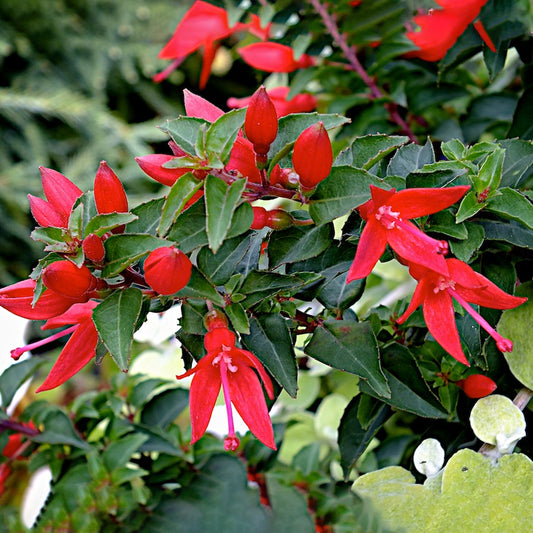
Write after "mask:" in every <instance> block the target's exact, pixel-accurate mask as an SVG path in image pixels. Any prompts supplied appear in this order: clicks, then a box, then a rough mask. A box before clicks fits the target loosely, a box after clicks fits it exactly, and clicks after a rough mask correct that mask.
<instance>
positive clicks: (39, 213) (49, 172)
mask: <svg viewBox="0 0 533 533" xmlns="http://www.w3.org/2000/svg"><path fill="white" fill-rule="evenodd" d="M39 171H40V173H41V181H42V184H43V190H44V195H45V196H46V200H43V199H42V198H38V197H37V196H32V195H31V194H28V199H29V201H30V209H31V213H32V215H33V218H34V219H35V220H36V221H37V223H38V224H39V225H40V226H43V227H48V226H54V227H57V228H66V227H67V226H68V219H69V217H70V213H71V211H72V207H73V206H74V203H75V202H76V200H77V199H78V198H79V197H80V196H81V195H82V194H83V191H82V190H81V189H79V188H78V187H77V186H76V185H74V183H72V182H71V181H70V180H69V179H68V178H67V177H65V176H63V174H61V173H59V172H57V170H53V169H51V168H45V167H39Z"/></svg>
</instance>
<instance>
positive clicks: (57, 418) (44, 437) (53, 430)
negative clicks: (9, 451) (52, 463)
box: [31, 406, 91, 450]
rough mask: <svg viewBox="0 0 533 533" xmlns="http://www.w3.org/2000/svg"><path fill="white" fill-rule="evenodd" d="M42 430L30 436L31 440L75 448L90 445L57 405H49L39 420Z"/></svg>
mask: <svg viewBox="0 0 533 533" xmlns="http://www.w3.org/2000/svg"><path fill="white" fill-rule="evenodd" d="M41 423H42V424H43V426H44V431H41V433H39V434H38V435H35V436H33V437H32V438H31V440H32V441H33V442H43V443H47V444H69V445H71V446H75V447H76V448H81V449H83V450H89V449H90V448H91V447H90V445H89V444H88V443H87V442H85V441H84V440H83V439H82V438H81V437H80V436H79V435H78V434H77V433H76V431H75V429H74V426H73V425H72V421H71V420H70V418H69V417H68V416H67V415H66V414H65V413H64V412H63V411H62V410H61V409H59V407H55V406H49V408H48V412H47V413H46V414H45V415H44V418H43V419H42V420H41Z"/></svg>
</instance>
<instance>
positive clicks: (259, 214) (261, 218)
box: [250, 206, 268, 229]
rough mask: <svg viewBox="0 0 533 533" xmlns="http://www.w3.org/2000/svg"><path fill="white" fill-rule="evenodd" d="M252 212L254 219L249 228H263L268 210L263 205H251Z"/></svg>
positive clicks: (266, 221) (266, 222)
mask: <svg viewBox="0 0 533 533" xmlns="http://www.w3.org/2000/svg"><path fill="white" fill-rule="evenodd" d="M252 209H253V212H254V219H253V221H252V225H251V226H250V228H251V229H263V228H264V227H265V226H266V225H267V224H268V211H267V210H266V209H265V208H264V207H260V206H254V207H252Z"/></svg>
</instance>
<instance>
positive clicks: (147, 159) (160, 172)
mask: <svg viewBox="0 0 533 533" xmlns="http://www.w3.org/2000/svg"><path fill="white" fill-rule="evenodd" d="M172 159H175V157H174V156H172V155H166V154H149V155H144V156H142V157H136V158H135V161H137V164H138V165H139V166H140V167H141V169H142V171H143V172H144V173H146V174H148V176H150V177H151V178H152V179H154V180H156V181H158V182H159V183H162V184H163V185H168V186H169V187H172V185H174V183H176V181H178V179H179V178H180V177H181V176H183V175H184V174H186V173H187V172H189V171H190V169H189V168H165V167H164V166H163V164H164V163H167V162H168V161H172Z"/></svg>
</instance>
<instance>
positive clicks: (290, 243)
mask: <svg viewBox="0 0 533 533" xmlns="http://www.w3.org/2000/svg"><path fill="white" fill-rule="evenodd" d="M333 233H334V229H333V226H332V225H331V224H323V225H321V226H308V227H300V226H293V227H291V228H288V229H286V230H283V231H274V232H272V234H271V237H270V240H269V242H268V248H267V252H268V258H269V266H270V268H274V267H276V266H278V265H281V264H283V263H294V262H296V261H303V260H304V259H308V258H310V257H315V256H317V255H318V254H320V253H321V252H323V251H324V250H325V249H326V248H327V247H328V246H330V245H331V241H332V239H333Z"/></svg>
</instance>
